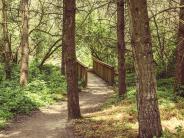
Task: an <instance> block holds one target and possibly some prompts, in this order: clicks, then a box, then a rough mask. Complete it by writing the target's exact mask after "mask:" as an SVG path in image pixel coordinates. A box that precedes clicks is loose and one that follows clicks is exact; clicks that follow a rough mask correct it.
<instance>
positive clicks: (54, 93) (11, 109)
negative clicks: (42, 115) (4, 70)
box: [0, 65, 66, 128]
mask: <svg viewBox="0 0 184 138" xmlns="http://www.w3.org/2000/svg"><path fill="white" fill-rule="evenodd" d="M0 74H1V73H0ZM29 75H30V76H29V84H28V85H27V86H26V87H20V86H19V67H17V66H15V67H14V69H13V72H12V76H13V78H12V80H11V81H5V80H4V81H1V83H0V128H1V127H4V124H5V123H6V120H8V119H9V118H11V117H12V116H13V115H15V114H20V113H24V114H28V113H30V112H31V111H32V110H35V109H37V108H39V107H41V106H46V105H49V104H52V103H53V102H54V101H56V100H62V99H63V96H64V95H65V94H66V81H65V78H64V77H63V76H61V75H60V70H59V68H57V67H54V66H50V65H47V66H45V67H44V70H42V71H40V70H39V69H37V68H36V67H35V66H33V65H32V66H30V73H29Z"/></svg>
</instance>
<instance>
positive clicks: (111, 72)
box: [93, 58, 115, 86]
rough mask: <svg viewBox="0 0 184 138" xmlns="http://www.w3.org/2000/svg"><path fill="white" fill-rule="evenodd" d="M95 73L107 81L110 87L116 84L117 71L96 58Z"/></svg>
mask: <svg viewBox="0 0 184 138" xmlns="http://www.w3.org/2000/svg"><path fill="white" fill-rule="evenodd" d="M93 71H94V73H95V74H96V75H98V76H99V77H101V78H102V79H103V80H105V81H106V82H107V83H108V84H109V85H111V86H112V85H113V84H114V77H115V69H114V67H113V66H110V65H108V64H106V63H104V62H102V61H100V60H98V59H96V58H93Z"/></svg>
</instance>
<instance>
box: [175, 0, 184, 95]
mask: <svg viewBox="0 0 184 138" xmlns="http://www.w3.org/2000/svg"><path fill="white" fill-rule="evenodd" d="M180 5H181V6H183V5H184V0H180ZM183 53H184V8H183V7H182V8H180V15H179V29H178V44H177V51H176V86H175V87H176V92H177V94H179V95H181V96H184V92H182V93H180V92H179V91H180V90H179V89H180V86H182V85H183V86H184V54H183Z"/></svg>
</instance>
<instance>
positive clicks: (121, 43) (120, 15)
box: [117, 0, 126, 96]
mask: <svg viewBox="0 0 184 138" xmlns="http://www.w3.org/2000/svg"><path fill="white" fill-rule="evenodd" d="M124 3H125V2H124V0H117V38H118V44H117V51H118V73H119V76H118V81H119V96H124V95H125V93H126V81H125V79H126V70H125V36H124V34H125V32H124V30H125V22H124Z"/></svg>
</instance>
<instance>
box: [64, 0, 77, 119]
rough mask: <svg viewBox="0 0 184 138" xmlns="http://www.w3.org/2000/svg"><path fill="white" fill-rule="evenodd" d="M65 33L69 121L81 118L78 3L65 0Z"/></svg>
mask: <svg viewBox="0 0 184 138" xmlns="http://www.w3.org/2000/svg"><path fill="white" fill-rule="evenodd" d="M63 2H64V13H65V16H66V18H65V20H64V28H65V29H66V30H65V31H64V33H65V34H63V35H64V38H63V46H64V47H65V50H66V51H65V52H66V53H65V62H66V79H67V96H68V119H69V120H70V119H76V118H80V116H81V114H80V107H79V92H78V80H77V62H76V61H77V60H76V53H75V13H76V1H75V0H64V1H63Z"/></svg>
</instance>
